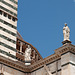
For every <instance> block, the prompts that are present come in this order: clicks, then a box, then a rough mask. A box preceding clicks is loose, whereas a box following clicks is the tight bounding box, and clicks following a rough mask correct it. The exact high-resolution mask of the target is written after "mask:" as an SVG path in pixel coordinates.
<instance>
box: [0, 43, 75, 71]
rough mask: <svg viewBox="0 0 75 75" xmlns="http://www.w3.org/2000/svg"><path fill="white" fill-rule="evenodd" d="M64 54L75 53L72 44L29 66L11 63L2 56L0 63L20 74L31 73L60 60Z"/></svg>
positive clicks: (11, 61) (74, 47) (16, 62)
mask: <svg viewBox="0 0 75 75" xmlns="http://www.w3.org/2000/svg"><path fill="white" fill-rule="evenodd" d="M66 52H72V53H75V46H74V45H72V44H66V45H64V46H62V47H60V48H58V49H56V50H55V53H54V54H52V55H50V56H48V57H46V58H44V59H41V60H39V61H37V62H35V63H34V64H32V65H31V66H25V64H24V63H22V62H18V61H13V60H11V59H8V58H5V57H3V56H0V63H2V64H4V65H7V66H9V67H11V68H14V69H16V70H19V71H22V72H32V71H35V70H37V69H39V68H41V67H43V66H44V65H48V64H51V63H53V62H56V61H57V60H60V59H61V55H62V54H64V53H66Z"/></svg>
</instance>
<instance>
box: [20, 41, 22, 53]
mask: <svg viewBox="0 0 75 75" xmlns="http://www.w3.org/2000/svg"><path fill="white" fill-rule="evenodd" d="M22 46H23V43H22V42H20V52H22Z"/></svg>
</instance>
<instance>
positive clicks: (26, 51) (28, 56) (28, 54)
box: [25, 45, 31, 60]
mask: <svg viewBox="0 0 75 75" xmlns="http://www.w3.org/2000/svg"><path fill="white" fill-rule="evenodd" d="M25 60H31V47H30V45H28V48H26V50H25Z"/></svg>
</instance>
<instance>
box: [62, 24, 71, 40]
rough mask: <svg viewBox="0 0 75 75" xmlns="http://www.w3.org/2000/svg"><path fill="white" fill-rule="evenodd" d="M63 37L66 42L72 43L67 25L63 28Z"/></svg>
mask: <svg viewBox="0 0 75 75" xmlns="http://www.w3.org/2000/svg"><path fill="white" fill-rule="evenodd" d="M63 35H64V41H65V40H68V41H70V39H69V37H70V29H69V27H68V26H67V24H66V23H65V27H64V28H63Z"/></svg>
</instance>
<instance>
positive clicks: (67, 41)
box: [62, 40, 71, 45]
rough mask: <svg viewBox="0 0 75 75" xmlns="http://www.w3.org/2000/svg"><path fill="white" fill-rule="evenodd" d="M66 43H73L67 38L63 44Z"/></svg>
mask: <svg viewBox="0 0 75 75" xmlns="http://www.w3.org/2000/svg"><path fill="white" fill-rule="evenodd" d="M66 43H71V41H69V40H65V41H63V42H62V44H63V45H64V44H66Z"/></svg>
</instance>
